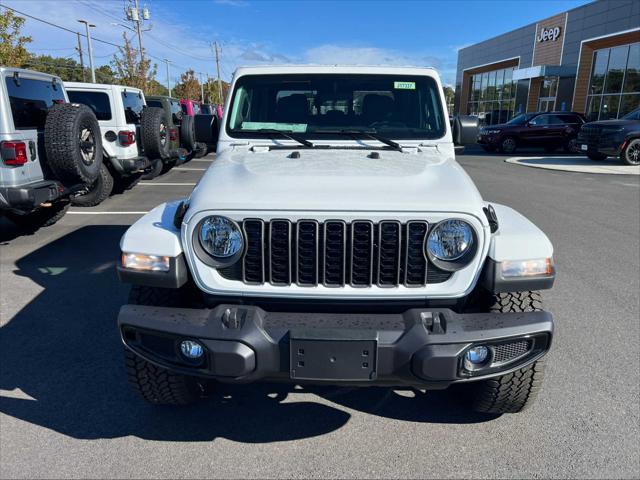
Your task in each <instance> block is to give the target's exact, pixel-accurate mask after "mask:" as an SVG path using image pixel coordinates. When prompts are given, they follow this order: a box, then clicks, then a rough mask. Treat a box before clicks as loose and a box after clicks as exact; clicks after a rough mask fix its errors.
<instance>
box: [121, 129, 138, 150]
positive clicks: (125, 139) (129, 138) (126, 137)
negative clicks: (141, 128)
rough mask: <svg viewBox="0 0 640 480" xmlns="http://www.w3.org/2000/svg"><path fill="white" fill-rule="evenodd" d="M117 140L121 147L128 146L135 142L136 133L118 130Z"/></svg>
mask: <svg viewBox="0 0 640 480" xmlns="http://www.w3.org/2000/svg"><path fill="white" fill-rule="evenodd" d="M118 141H119V142H120V145H122V146H123V147H128V146H129V145H133V144H134V143H136V133H135V132H124V131H122V132H118Z"/></svg>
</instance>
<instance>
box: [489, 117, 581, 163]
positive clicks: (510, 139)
mask: <svg viewBox="0 0 640 480" xmlns="http://www.w3.org/2000/svg"><path fill="white" fill-rule="evenodd" d="M584 122H585V120H584V117H583V116H582V115H580V114H579V113H574V112H536V113H523V114H521V115H518V116H517V117H514V118H512V119H511V120H509V121H508V122H507V123H503V124H498V125H491V126H487V127H483V128H482V129H480V133H479V134H478V143H479V144H480V145H481V146H482V148H484V150H485V151H487V152H493V151H495V150H500V151H502V152H504V153H513V152H515V151H516V149H517V148H518V147H541V148H544V149H545V151H547V152H553V151H555V150H557V149H558V148H561V147H562V148H564V149H565V151H567V152H575V151H577V144H576V137H577V135H578V131H579V130H580V127H581V126H582V124H583V123H584Z"/></svg>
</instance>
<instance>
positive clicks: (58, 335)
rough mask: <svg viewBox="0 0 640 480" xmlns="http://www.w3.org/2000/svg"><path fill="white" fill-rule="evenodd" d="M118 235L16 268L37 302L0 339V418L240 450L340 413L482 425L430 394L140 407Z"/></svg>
mask: <svg viewBox="0 0 640 480" xmlns="http://www.w3.org/2000/svg"><path fill="white" fill-rule="evenodd" d="M125 229H126V227H125V226H115V225H113V226H108V225H97V226H85V227H83V228H80V229H79V230H76V231H74V232H72V233H70V234H68V235H66V236H63V237H61V238H59V239H56V240H54V241H53V242H51V243H49V244H48V245H45V246H42V247H41V248H39V249H38V250H36V251H34V252H32V253H30V254H28V255H26V256H25V257H23V258H21V259H20V260H18V261H17V262H16V267H17V268H16V270H15V272H14V274H16V275H20V276H23V277H27V278H28V279H30V280H31V281H33V282H35V283H36V284H38V285H39V286H40V287H41V288H42V291H41V292H40V293H38V294H37V296H36V297H35V298H33V299H32V300H31V301H30V302H29V303H28V304H27V305H26V306H25V307H24V308H22V310H20V311H19V312H18V313H17V314H16V315H15V316H14V317H13V318H12V319H11V320H9V321H8V322H7V323H6V324H5V325H4V326H3V327H2V328H0V356H1V361H0V365H1V367H0V389H1V390H2V391H3V392H2V395H1V396H0V412H2V413H4V414H6V415H9V416H12V417H15V418H18V419H20V420H23V421H26V422H30V423H33V424H37V425H39V426H42V427H44V428H48V429H51V430H54V431H57V432H60V433H62V434H65V435H68V436H71V437H74V438H80V439H96V438H115V437H121V436H128V435H134V436H137V437H140V438H145V439H152V440H169V441H211V440H214V439H215V438H219V437H222V438H227V439H231V440H235V441H239V442H248V443H261V442H273V441H285V440H294V439H299V438H307V437H312V436H317V435H322V434H326V433H329V432H332V431H334V430H337V429H339V428H340V427H342V426H343V425H345V424H346V423H347V422H348V421H349V418H350V414H349V413H348V412H347V411H345V410H344V409H343V408H340V406H344V407H348V408H351V409H356V410H361V411H364V412H369V413H372V414H375V415H382V416H388V417H391V418H398V419H402V420H410V421H423V422H444V423H468V422H481V421H486V420H489V419H491V418H492V417H486V416H477V415H472V414H460V413H456V411H457V408H456V407H455V406H454V407H453V408H454V411H452V406H451V405H450V404H449V403H448V401H447V400H445V399H444V397H443V396H442V394H441V393H434V394H428V395H425V394H422V393H419V392H417V393H416V396H415V397H414V398H409V397H405V396H401V395H398V394H396V393H394V392H393V391H391V390H386V389H379V388H367V389H346V388H327V387H318V388H316V389H313V388H310V389H300V388H299V387H298V388H296V387H294V386H291V385H287V384H271V383H264V384H254V385H224V384H222V385H219V386H218V387H217V391H216V392H215V393H214V394H213V395H212V396H211V398H208V399H206V400H205V401H203V402H201V403H200V404H198V405H196V406H192V407H187V408H173V407H154V406H151V405H148V404H146V403H145V402H144V401H143V400H142V399H141V398H138V397H137V396H136V395H135V394H134V393H133V391H132V390H131V389H130V388H129V386H128V385H127V382H126V374H125V371H124V367H123V358H122V346H121V343H120V338H119V335H118V331H117V328H116V321H115V319H116V316H117V313H118V310H119V308H120V306H121V305H122V304H124V303H126V299H127V293H128V287H127V286H126V285H122V284H120V283H119V281H118V279H117V275H116V273H115V268H114V266H115V262H116V259H117V258H118V256H119V250H118V242H119V240H120V237H121V236H122V234H123V233H124V231H125ZM3 295H6V298H7V299H8V300H10V292H8V291H7V290H5V289H3ZM292 392H296V393H298V392H300V393H305V392H308V393H309V397H308V398H307V396H306V395H290V394H291V393H292ZM313 393H317V394H318V395H320V397H321V398H323V399H324V401H323V400H319V399H318V397H315V396H314V395H313ZM327 403H330V404H333V405H327ZM3 426H5V427H6V426H7V423H6V422H5V423H4V425H3Z"/></svg>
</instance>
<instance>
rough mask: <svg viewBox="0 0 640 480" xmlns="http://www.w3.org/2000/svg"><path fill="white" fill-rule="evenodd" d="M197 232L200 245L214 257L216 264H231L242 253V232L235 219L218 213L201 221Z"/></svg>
mask: <svg viewBox="0 0 640 480" xmlns="http://www.w3.org/2000/svg"><path fill="white" fill-rule="evenodd" d="M195 233H196V235H197V240H198V241H197V243H198V246H199V247H200V248H201V249H202V250H203V251H204V253H206V254H207V255H209V256H211V257H212V258H213V260H214V261H215V265H214V266H225V265H231V264H233V263H235V262H236V261H237V260H238V259H239V258H240V256H241V255H242V248H243V246H244V240H243V238H242V232H241V231H240V227H239V226H238V224H237V223H236V222H234V221H233V220H230V219H228V218H226V217H221V216H217V215H214V216H211V217H207V218H205V219H204V220H202V221H201V222H200V224H199V226H198V228H197V229H196V232H195ZM203 260H204V259H203ZM207 263H209V262H207Z"/></svg>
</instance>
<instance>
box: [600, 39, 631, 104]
mask: <svg viewBox="0 0 640 480" xmlns="http://www.w3.org/2000/svg"><path fill="white" fill-rule="evenodd" d="M628 54H629V46H628V45H625V46H623V47H615V48H612V49H611V52H610V53H609V68H608V69H607V78H606V80H605V82H604V92H605V93H620V92H621V91H622V80H623V79H624V71H625V69H626V66H627V56H628Z"/></svg>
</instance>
